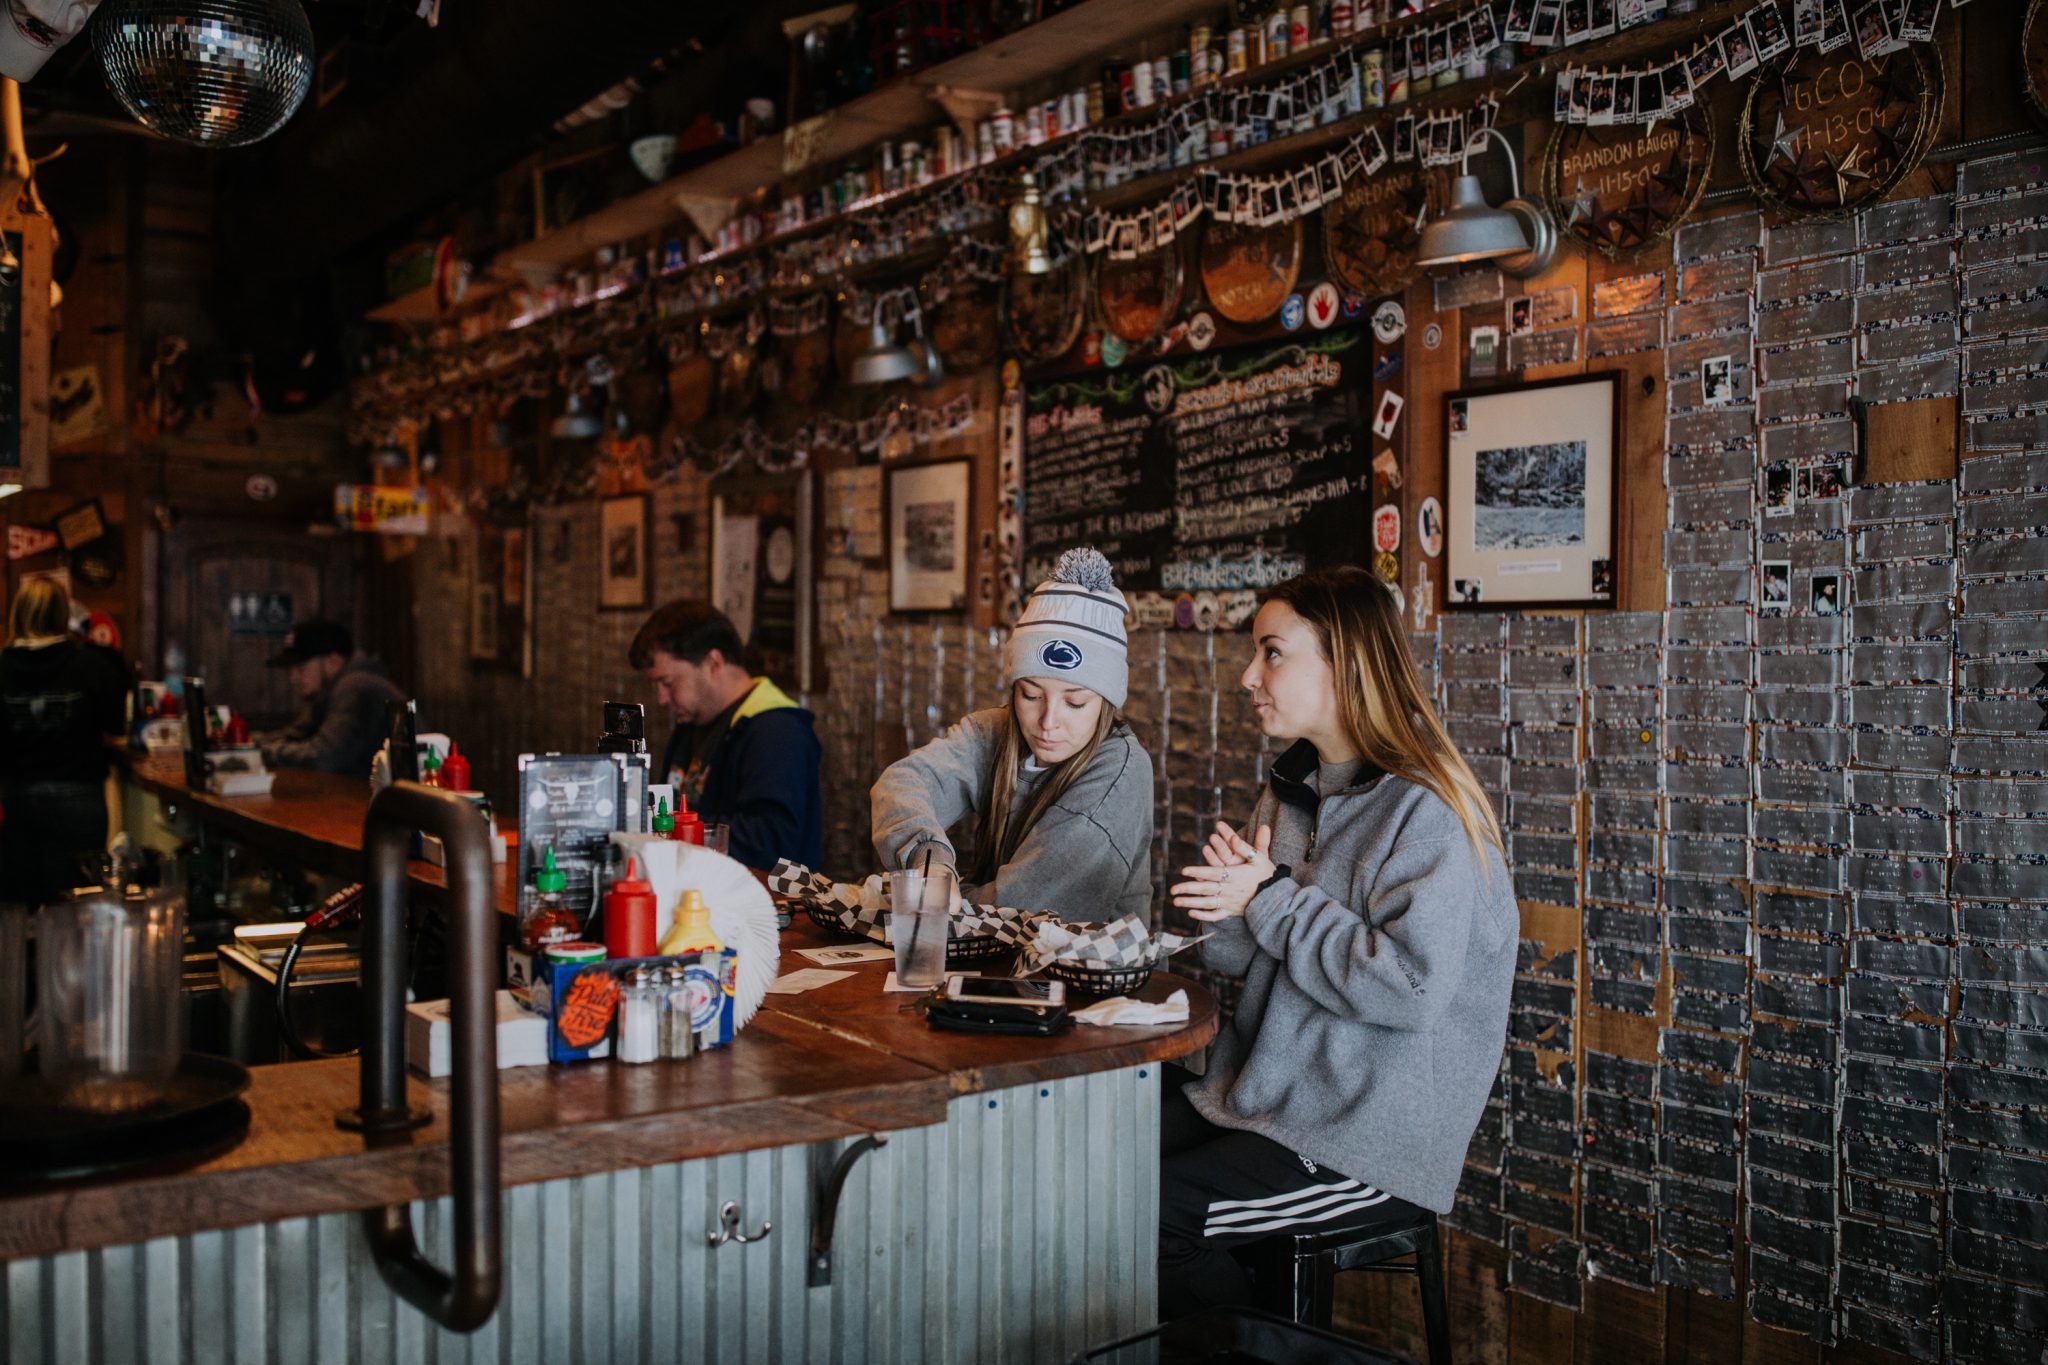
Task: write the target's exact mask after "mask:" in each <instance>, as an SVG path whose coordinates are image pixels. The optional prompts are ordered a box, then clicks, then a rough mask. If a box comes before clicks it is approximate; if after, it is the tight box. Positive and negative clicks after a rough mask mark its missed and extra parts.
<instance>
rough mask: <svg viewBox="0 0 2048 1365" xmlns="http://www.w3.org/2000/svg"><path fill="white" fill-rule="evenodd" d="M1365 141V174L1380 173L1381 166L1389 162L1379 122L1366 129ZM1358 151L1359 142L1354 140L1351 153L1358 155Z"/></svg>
mask: <svg viewBox="0 0 2048 1365" xmlns="http://www.w3.org/2000/svg"><path fill="white" fill-rule="evenodd" d="M1365 143H1366V151H1365V174H1367V175H1378V174H1379V172H1380V167H1382V166H1384V165H1386V164H1387V144H1386V142H1385V141H1383V140H1382V139H1381V137H1380V130H1379V125H1378V124H1374V125H1373V126H1372V127H1370V128H1368V129H1366V130H1365ZM1357 153H1358V144H1357V143H1356V142H1355V141H1354V142H1353V143H1352V144H1351V152H1350V155H1357ZM1347 164H1348V163H1347ZM1347 174H1348V172H1347Z"/></svg>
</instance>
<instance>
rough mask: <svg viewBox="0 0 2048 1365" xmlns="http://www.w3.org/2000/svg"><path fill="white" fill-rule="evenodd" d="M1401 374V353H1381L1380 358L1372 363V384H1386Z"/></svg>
mask: <svg viewBox="0 0 2048 1365" xmlns="http://www.w3.org/2000/svg"><path fill="white" fill-rule="evenodd" d="M1399 373H1401V353H1400V352H1399V351H1381V352H1380V358H1379V359H1378V360H1375V361H1373V363H1372V382H1373V383H1375V384H1385V383H1387V382H1388V381H1389V380H1391V379H1393V377H1394V376H1395V375H1397V374H1399Z"/></svg>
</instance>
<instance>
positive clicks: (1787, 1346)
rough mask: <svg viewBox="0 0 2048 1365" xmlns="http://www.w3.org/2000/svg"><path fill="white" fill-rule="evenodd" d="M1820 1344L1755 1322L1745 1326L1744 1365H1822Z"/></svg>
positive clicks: (1749, 1319)
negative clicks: (1820, 1362)
mask: <svg viewBox="0 0 2048 1365" xmlns="http://www.w3.org/2000/svg"><path fill="white" fill-rule="evenodd" d="M1819 1361H1820V1343H1819V1342H1817V1341H1815V1340H1814V1339H1813V1338H1812V1337H1809V1336H1803V1335H1801V1334H1800V1333H1798V1332H1787V1331H1785V1330H1784V1329H1783V1328H1779V1327H1766V1326H1764V1325H1763V1324H1762V1323H1760V1322H1758V1321H1756V1320H1755V1319H1754V1318H1746V1319H1744V1321H1743V1324H1742V1365H1819Z"/></svg>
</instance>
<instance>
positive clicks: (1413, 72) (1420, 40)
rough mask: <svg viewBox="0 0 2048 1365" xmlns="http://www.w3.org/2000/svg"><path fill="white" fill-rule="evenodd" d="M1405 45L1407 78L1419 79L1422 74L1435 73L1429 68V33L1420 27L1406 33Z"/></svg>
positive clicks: (1431, 74)
mask: <svg viewBox="0 0 2048 1365" xmlns="http://www.w3.org/2000/svg"><path fill="white" fill-rule="evenodd" d="M1394 41H1395V42H1396V43H1399V42H1401V41H1402V40H1401V39H1400V38H1398V37H1397V38H1395V39H1394ZM1405 46H1406V47H1407V49H1408V78H1409V79H1410V80H1419V79H1421V78H1422V77H1423V76H1433V75H1435V74H1436V73H1435V72H1433V71H1431V70H1430V69H1429V35H1428V34H1427V33H1425V32H1423V31H1422V30H1421V29H1416V30H1415V31H1414V32H1413V33H1410V34H1409V35H1408V39H1407V42H1406V44H1405Z"/></svg>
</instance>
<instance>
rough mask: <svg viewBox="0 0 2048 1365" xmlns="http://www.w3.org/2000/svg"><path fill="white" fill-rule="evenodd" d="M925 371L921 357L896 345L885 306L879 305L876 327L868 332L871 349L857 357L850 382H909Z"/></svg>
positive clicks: (877, 306)
mask: <svg viewBox="0 0 2048 1365" xmlns="http://www.w3.org/2000/svg"><path fill="white" fill-rule="evenodd" d="M923 369H924V365H923V363H922V362H921V361H920V360H919V359H918V357H916V356H914V355H912V354H911V353H910V352H909V350H908V349H906V348H904V347H902V346H898V345H897V344H896V338H895V337H894V336H893V335H892V334H891V332H890V329H889V327H888V326H887V325H886V324H885V323H883V321H882V316H881V306H880V305H879V304H877V305H876V308H875V322H874V326H872V327H870V328H869V329H868V348H867V349H866V350H865V351H862V352H861V353H860V354H859V355H858V356H855V357H854V361H853V373H852V374H850V375H849V376H847V379H848V382H850V383H854V384H893V383H895V382H896V381H897V380H899V379H908V378H910V377H911V376H912V375H914V374H918V373H920V372H922V371H923Z"/></svg>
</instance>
